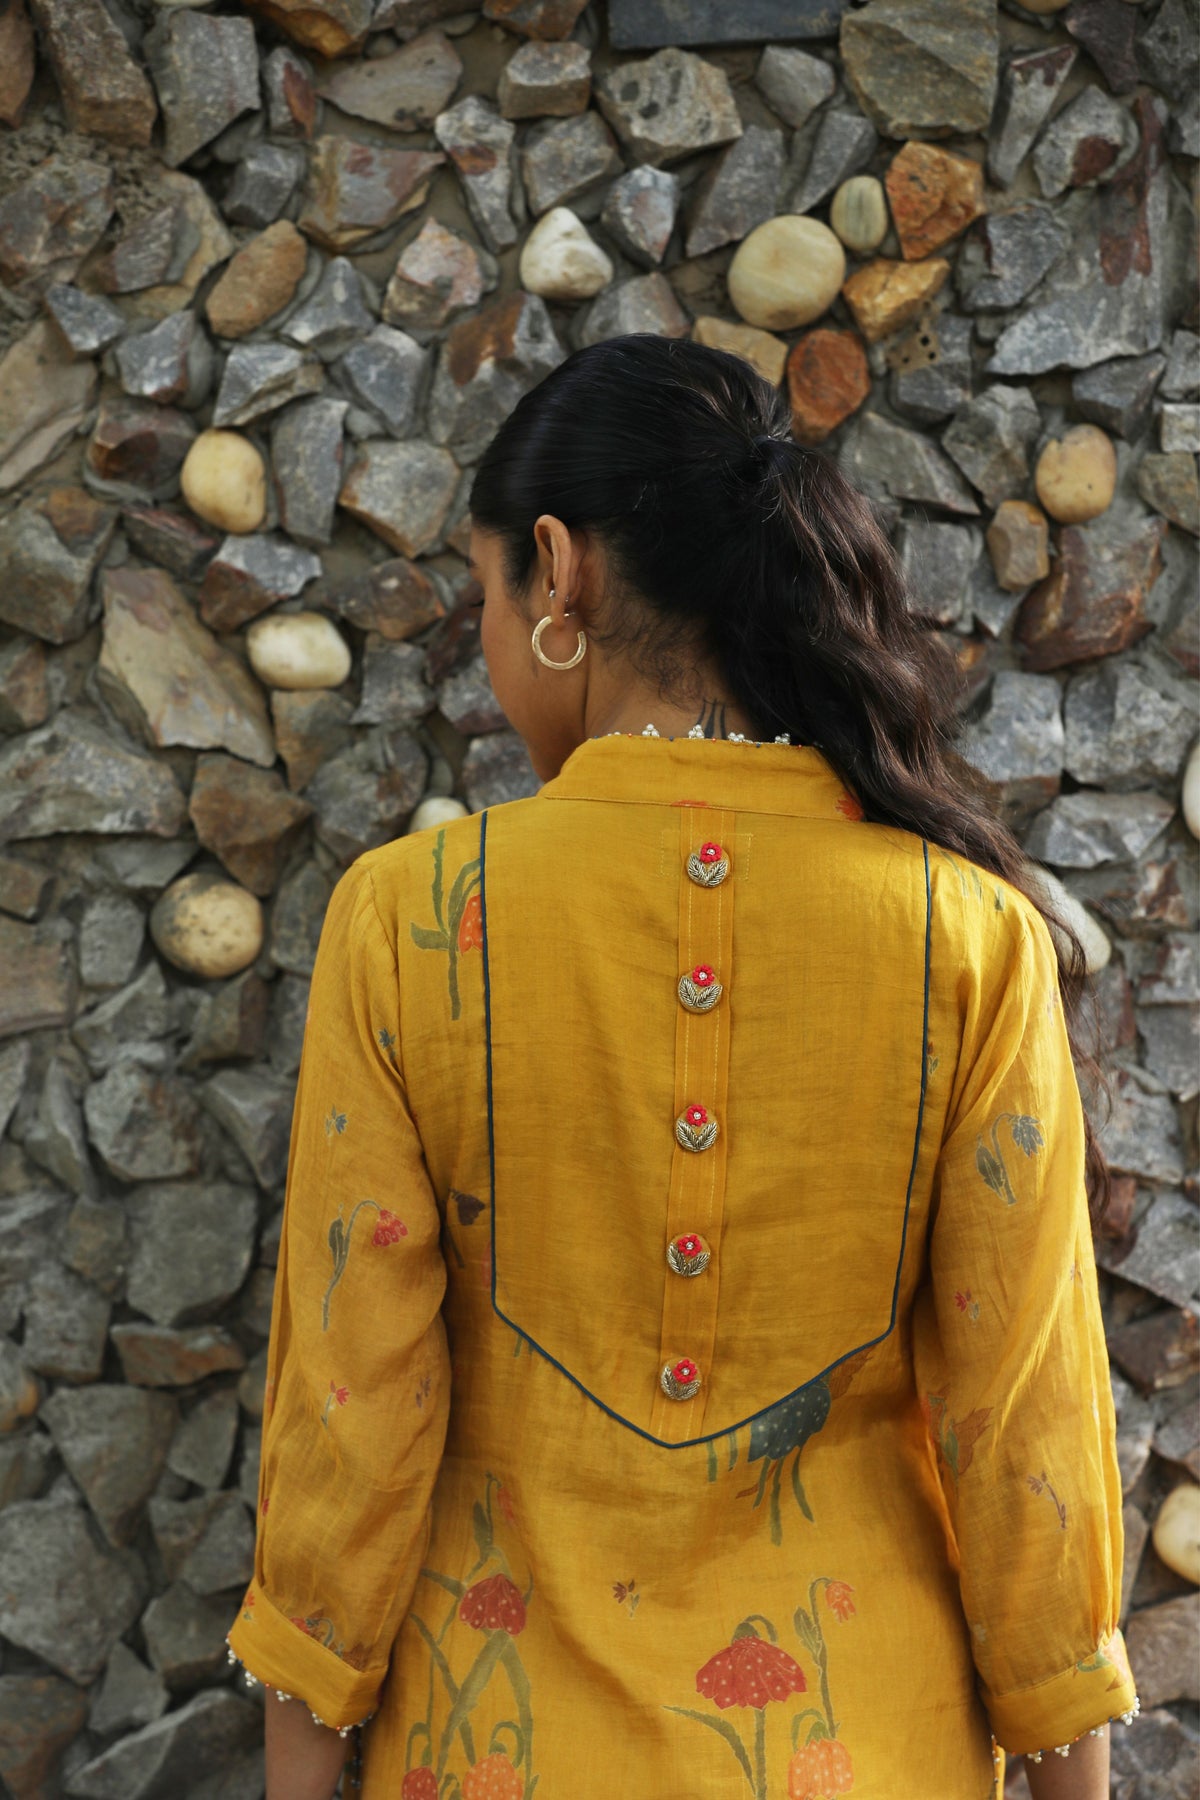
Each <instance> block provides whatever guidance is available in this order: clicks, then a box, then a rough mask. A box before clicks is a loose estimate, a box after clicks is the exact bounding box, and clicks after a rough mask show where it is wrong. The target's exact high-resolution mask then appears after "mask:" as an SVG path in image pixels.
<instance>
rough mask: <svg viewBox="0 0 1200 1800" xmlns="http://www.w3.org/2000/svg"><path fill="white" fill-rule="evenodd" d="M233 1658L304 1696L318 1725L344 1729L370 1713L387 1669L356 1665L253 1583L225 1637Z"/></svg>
mask: <svg viewBox="0 0 1200 1800" xmlns="http://www.w3.org/2000/svg"><path fill="white" fill-rule="evenodd" d="M225 1641H226V1643H227V1644H228V1645H229V1653H230V1658H231V1660H234V1661H237V1662H240V1663H241V1665H242V1667H243V1668H244V1669H245V1671H246V1673H247V1675H249V1676H251V1677H253V1679H254V1680H255V1681H258V1682H261V1683H262V1685H263V1687H265V1688H273V1689H274V1690H275V1692H276V1693H278V1694H280V1695H281V1696H282V1697H283V1698H284V1699H286V1700H301V1701H303V1703H304V1705H305V1706H307V1707H308V1709H309V1711H310V1712H311V1713H312V1716H313V1718H314V1719H315V1720H316V1722H317V1724H318V1725H327V1726H328V1727H329V1728H330V1730H332V1731H340V1732H342V1733H343V1734H344V1733H345V1732H347V1731H350V1730H352V1729H353V1727H354V1726H355V1725H361V1724H363V1723H364V1721H365V1720H367V1719H369V1718H370V1717H371V1714H372V1713H373V1712H374V1711H375V1709H376V1707H377V1705H378V1702H379V1690H380V1688H381V1687H382V1685H383V1679H384V1676H385V1675H386V1673H387V1670H386V1668H374V1669H354V1668H351V1666H350V1664H349V1663H347V1662H344V1661H343V1660H342V1658H341V1657H340V1656H335V1655H334V1653H333V1651H332V1650H328V1649H326V1647H325V1646H324V1645H323V1644H322V1643H321V1642H320V1641H319V1640H318V1639H317V1638H314V1637H310V1636H309V1634H308V1633H307V1632H306V1631H304V1630H302V1629H301V1627H300V1626H298V1625H295V1624H293V1622H292V1620H291V1619H289V1618H287V1617H285V1615H284V1614H283V1613H281V1612H280V1611H279V1610H278V1608H277V1607H275V1606H273V1605H272V1604H271V1602H270V1600H269V1599H268V1598H267V1596H266V1594H264V1593H263V1591H262V1589H261V1588H251V1589H250V1590H249V1591H248V1592H247V1594H246V1596H245V1599H244V1600H243V1601H242V1604H241V1606H240V1608H239V1609H238V1615H237V1618H236V1620H235V1621H234V1624H233V1626H232V1628H231V1630H230V1631H229V1633H228V1635H227V1637H226V1639H225Z"/></svg>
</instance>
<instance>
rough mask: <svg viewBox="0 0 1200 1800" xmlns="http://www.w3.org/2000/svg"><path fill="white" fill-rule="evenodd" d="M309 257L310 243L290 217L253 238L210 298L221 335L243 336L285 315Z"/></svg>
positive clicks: (210, 308)
mask: <svg viewBox="0 0 1200 1800" xmlns="http://www.w3.org/2000/svg"><path fill="white" fill-rule="evenodd" d="M307 256H308V246H307V244H306V243H305V241H304V239H303V238H302V237H301V235H300V233H299V232H298V231H297V230H296V227H295V226H294V225H293V224H292V223H291V222H290V221H289V220H287V219H280V220H279V222H278V224H275V225H268V226H267V229H266V230H265V231H261V232H260V233H259V235H258V236H257V237H256V238H252V239H251V240H250V242H249V243H248V244H247V245H246V246H245V248H244V249H242V250H239V251H238V253H237V255H236V256H235V257H234V258H233V260H232V262H231V263H230V264H229V267H228V268H227V269H226V270H225V273H224V274H223V275H222V276H221V279H220V281H218V283H217V285H216V287H215V288H214V289H213V291H212V293H211V294H210V295H209V296H208V301H207V312H208V322H209V324H210V325H211V326H212V328H213V330H214V331H215V332H216V334H217V336H218V337H224V338H240V337H245V336H246V335H247V334H248V333H249V332H251V331H254V330H256V329H257V327H258V326H259V325H262V324H263V323H264V322H265V321H266V320H267V319H271V318H274V316H275V314H276V313H277V312H282V311H283V308H284V307H285V306H286V305H287V303H288V301H289V300H290V299H291V298H292V296H293V294H294V293H295V292H296V289H297V287H298V286H299V285H300V279H301V277H302V275H303V274H304V265H305V261H306V259H307Z"/></svg>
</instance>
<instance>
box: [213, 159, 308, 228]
mask: <svg viewBox="0 0 1200 1800" xmlns="http://www.w3.org/2000/svg"><path fill="white" fill-rule="evenodd" d="M304 167H305V162H304V152H303V150H301V149H299V148H298V146H296V145H292V144H250V145H249V146H248V147H247V150H246V153H245V155H244V156H243V157H242V159H241V161H240V162H239V163H238V166H237V168H236V169H235V170H234V172H233V179H232V180H231V181H230V183H229V186H228V188H226V190H225V198H224V200H223V201H222V202H221V211H222V212H223V213H224V214H225V217H226V218H227V219H232V221H233V223H234V224H235V225H254V226H256V227H257V228H258V230H260V231H261V230H262V229H263V228H264V227H265V226H267V225H273V224H274V223H275V221H276V219H278V218H279V217H280V216H281V215H282V213H283V209H284V207H285V206H286V205H287V203H288V201H289V200H290V199H291V197H292V195H293V194H294V193H295V191H296V188H297V187H298V185H299V183H300V181H301V179H302V178H303V175H304Z"/></svg>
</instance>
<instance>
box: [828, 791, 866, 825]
mask: <svg viewBox="0 0 1200 1800" xmlns="http://www.w3.org/2000/svg"><path fill="white" fill-rule="evenodd" d="M834 805H835V806H836V807H837V809H838V811H839V812H840V813H841V815H842V817H843V818H844V819H861V818H862V816H863V809H862V804H861V802H860V801H859V800H858V799H856V797H855V796H854V795H853V794H852V793H851V792H850V791H849V789H848V788H847V789H843V791H842V792H841V793H840V794H839V795H838V797H837V799H836V800H835V801H834Z"/></svg>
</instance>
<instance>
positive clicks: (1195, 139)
mask: <svg viewBox="0 0 1200 1800" xmlns="http://www.w3.org/2000/svg"><path fill="white" fill-rule="evenodd" d="M1167 148H1168V149H1169V150H1173V151H1174V153H1175V155H1176V156H1192V157H1197V156H1200V94H1197V93H1194V92H1193V93H1191V94H1189V95H1188V96H1187V98H1186V99H1185V100H1184V101H1183V102H1182V104H1181V105H1179V106H1177V107H1175V108H1173V109H1172V112H1171V115H1170V117H1169V118H1168V120H1167Z"/></svg>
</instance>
